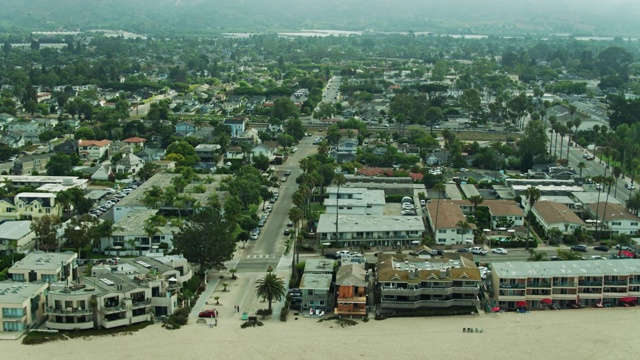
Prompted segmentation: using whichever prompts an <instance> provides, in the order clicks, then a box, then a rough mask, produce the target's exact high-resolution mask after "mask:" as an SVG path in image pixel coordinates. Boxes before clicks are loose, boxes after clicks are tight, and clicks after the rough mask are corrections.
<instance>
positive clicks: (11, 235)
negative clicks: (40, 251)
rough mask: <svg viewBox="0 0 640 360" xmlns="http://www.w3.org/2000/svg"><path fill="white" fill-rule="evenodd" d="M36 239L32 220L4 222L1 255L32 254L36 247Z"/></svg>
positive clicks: (0, 230) (0, 244)
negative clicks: (32, 228)
mask: <svg viewBox="0 0 640 360" xmlns="http://www.w3.org/2000/svg"><path fill="white" fill-rule="evenodd" d="M35 237H36V234H35V232H34V231H33V230H31V220H24V221H5V222H3V223H2V224H0V255H7V254H10V253H14V252H19V253H29V252H31V250H33V248H34V247H35Z"/></svg>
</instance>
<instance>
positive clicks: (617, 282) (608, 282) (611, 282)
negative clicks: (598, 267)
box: [604, 280, 628, 286]
mask: <svg viewBox="0 0 640 360" xmlns="http://www.w3.org/2000/svg"><path fill="white" fill-rule="evenodd" d="M604 284H605V285H615V286H626V285H627V284H628V283H627V282H626V281H621V280H605V281H604Z"/></svg>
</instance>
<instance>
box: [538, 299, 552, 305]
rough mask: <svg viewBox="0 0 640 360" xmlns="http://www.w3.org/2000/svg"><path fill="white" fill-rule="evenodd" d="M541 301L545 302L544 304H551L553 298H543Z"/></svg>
mask: <svg viewBox="0 0 640 360" xmlns="http://www.w3.org/2000/svg"><path fill="white" fill-rule="evenodd" d="M540 302H541V303H543V304H551V303H552V302H553V300H551V299H542V300H541V301H540Z"/></svg>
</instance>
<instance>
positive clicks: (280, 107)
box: [271, 97, 300, 123]
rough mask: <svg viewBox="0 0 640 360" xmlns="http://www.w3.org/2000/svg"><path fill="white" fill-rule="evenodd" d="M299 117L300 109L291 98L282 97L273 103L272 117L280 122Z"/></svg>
mask: <svg viewBox="0 0 640 360" xmlns="http://www.w3.org/2000/svg"><path fill="white" fill-rule="evenodd" d="M299 115H300V109H299V108H298V107H297V106H296V104H295V103H294V102H293V100H291V99H290V98H288V97H280V98H277V99H276V100H275V101H274V102H273V107H272V108H271V116H272V117H273V118H275V119H277V120H279V121H280V123H282V122H284V121H285V120H287V119H289V118H294V119H297V118H298V116H299Z"/></svg>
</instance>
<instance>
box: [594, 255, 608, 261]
mask: <svg viewBox="0 0 640 360" xmlns="http://www.w3.org/2000/svg"><path fill="white" fill-rule="evenodd" d="M591 260H607V258H606V257H604V256H600V255H592V256H591Z"/></svg>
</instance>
